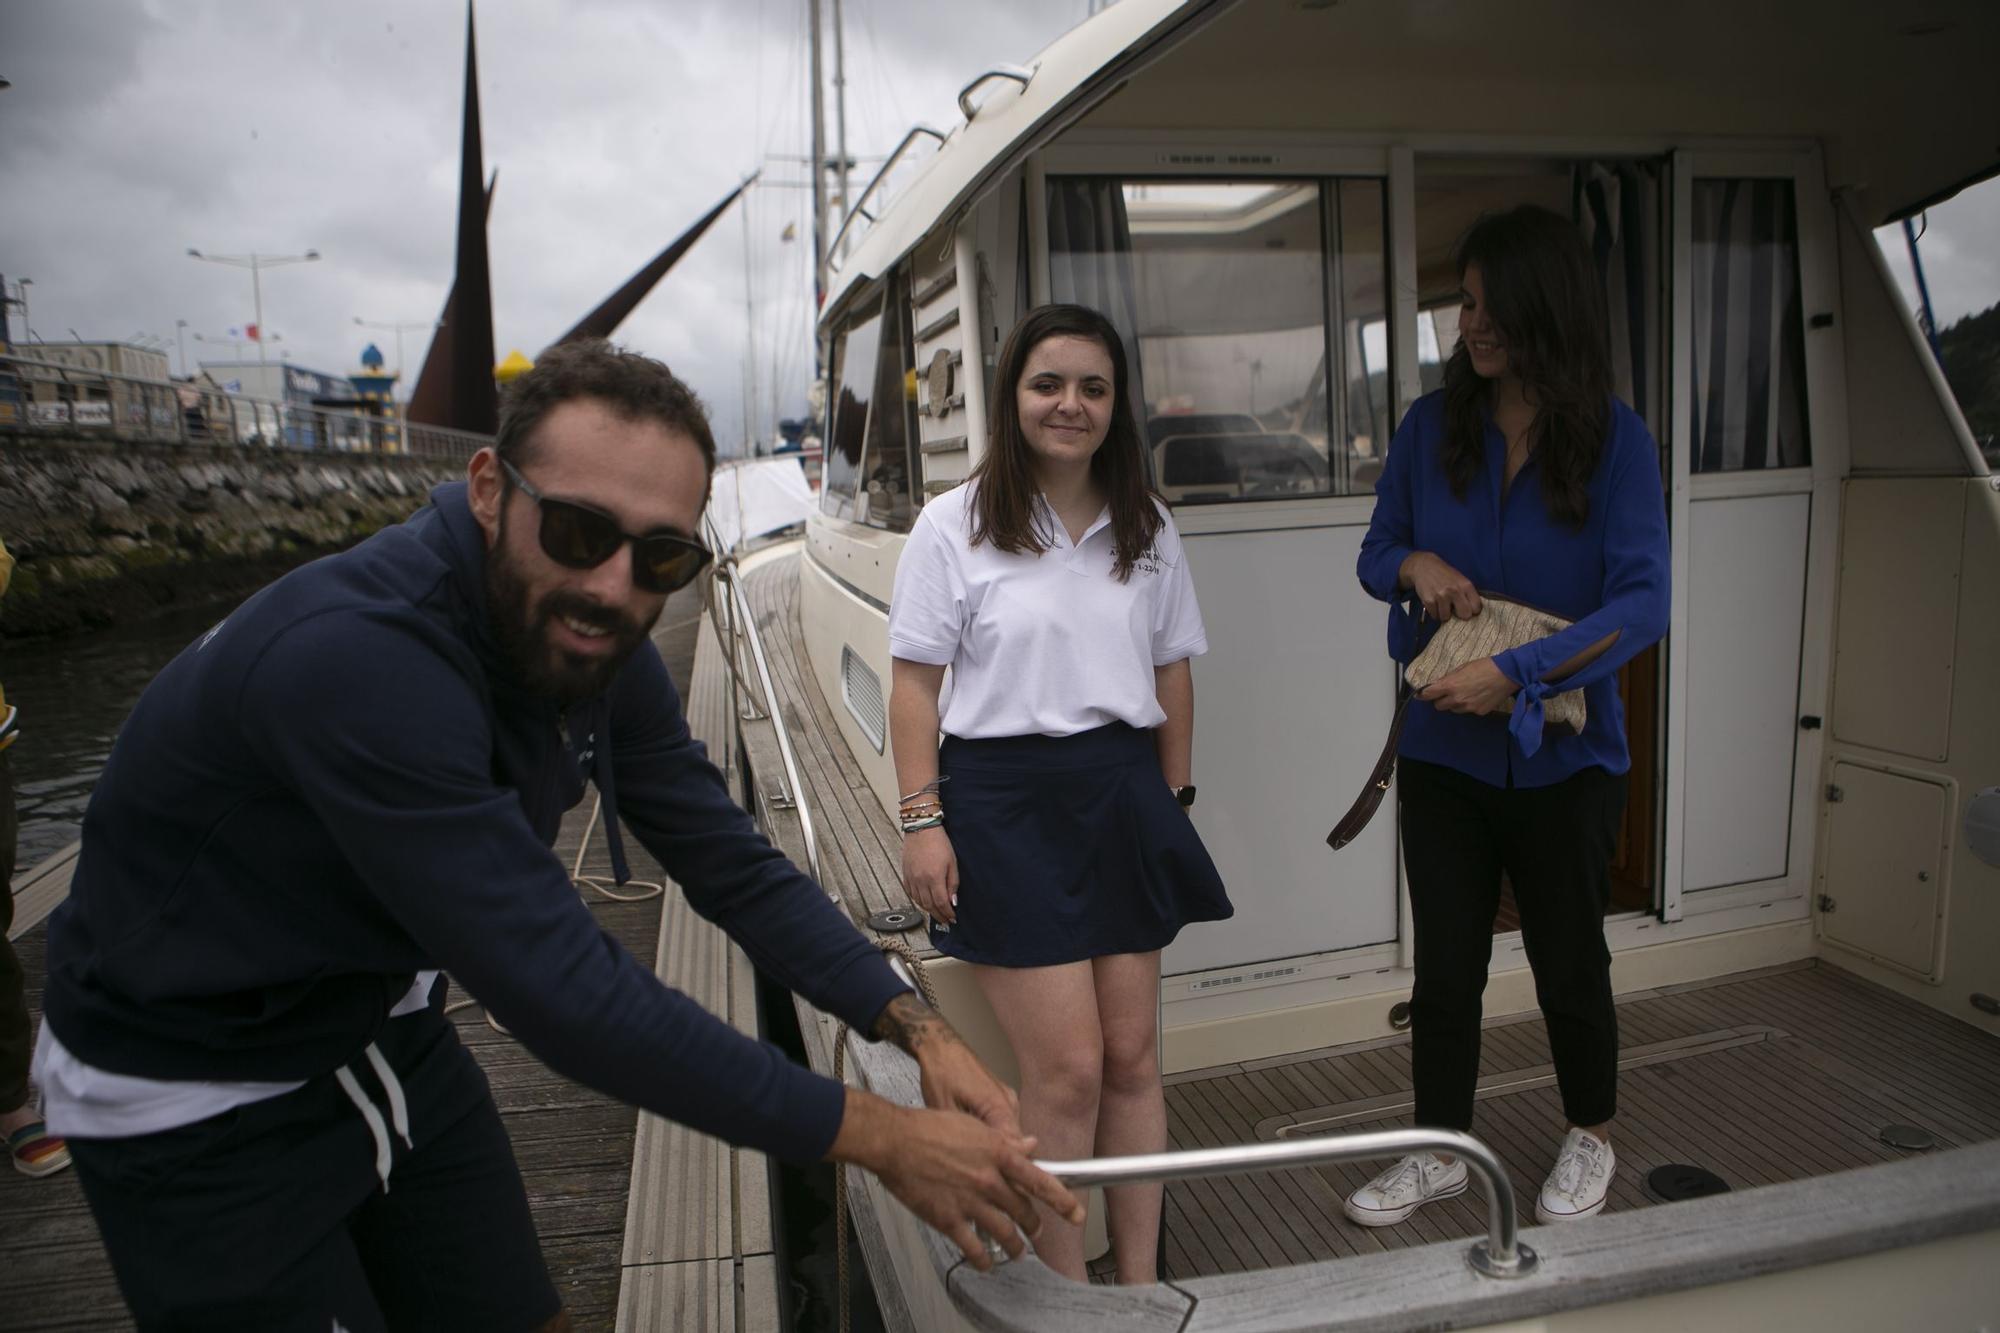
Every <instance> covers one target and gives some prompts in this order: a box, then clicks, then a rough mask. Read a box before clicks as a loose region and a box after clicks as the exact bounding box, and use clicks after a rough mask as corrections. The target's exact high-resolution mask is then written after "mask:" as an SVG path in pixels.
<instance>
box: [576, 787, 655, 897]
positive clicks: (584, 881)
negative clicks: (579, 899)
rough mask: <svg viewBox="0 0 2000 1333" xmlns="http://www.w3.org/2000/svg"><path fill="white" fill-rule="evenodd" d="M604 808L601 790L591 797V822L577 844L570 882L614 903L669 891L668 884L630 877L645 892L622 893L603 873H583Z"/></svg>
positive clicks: (584, 827) (585, 826)
mask: <svg viewBox="0 0 2000 1333" xmlns="http://www.w3.org/2000/svg"><path fill="white" fill-rule="evenodd" d="M603 809H604V795H603V793H602V792H600V793H598V794H597V795H596V796H595V797H593V798H591V802H590V822H589V823H588V824H585V825H584V826H583V841H582V842H579V843H578V844H577V845H576V861H575V862H574V863H573V864H572V865H571V866H570V868H569V878H570V882H571V883H573V884H575V885H576V886H577V888H579V889H590V890H593V891H594V892H596V893H598V894H601V895H602V896H604V897H606V898H609V899H610V900H611V901H612V902H614V903H643V902H646V901H647V900H649V899H652V898H657V897H659V896H660V895H661V894H663V893H665V892H666V891H667V886H666V885H664V884H660V883H656V882H655V881H653V880H650V879H628V880H626V881H625V882H626V883H627V884H634V885H637V886H638V887H639V888H642V889H644V890H645V892H644V893H620V892H618V889H617V887H616V883H617V882H616V881H615V880H608V879H605V878H604V877H603V876H602V875H586V874H584V873H583V859H584V857H585V856H586V855H587V854H588V853H589V851H590V835H591V834H592V833H593V832H595V831H596V829H597V816H598V815H599V813H601V812H602V811H603Z"/></svg>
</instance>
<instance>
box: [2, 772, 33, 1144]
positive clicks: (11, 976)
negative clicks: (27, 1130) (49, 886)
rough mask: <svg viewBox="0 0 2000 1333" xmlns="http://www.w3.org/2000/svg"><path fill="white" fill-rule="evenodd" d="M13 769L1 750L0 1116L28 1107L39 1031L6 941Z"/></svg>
mask: <svg viewBox="0 0 2000 1333" xmlns="http://www.w3.org/2000/svg"><path fill="white" fill-rule="evenodd" d="M18 822H19V821H18V817H17V816H16V815H15V813H14V771H13V770H12V769H11V768H9V767H8V766H7V752H6V751H5V750H0V1113H4V1112H7V1111H18V1110H20V1109H21V1108H22V1107H23V1106H26V1105H27V1104H28V1058H29V1057H30V1056H31V1055H32V1054H33V1053H34V1046H35V1038H34V1033H33V1032H32V1031H31V1030H30V1029H29V1027H28V997H27V993H26V988H25V987H26V978H24V977H23V976H22V975H21V960H20V958H19V956H17V955H16V954H15V952H14V946H13V945H12V944H10V943H8V942H7V932H8V931H9V930H11V929H13V927H14V892H13V883H14V835H15V832H16V830H17V827H18Z"/></svg>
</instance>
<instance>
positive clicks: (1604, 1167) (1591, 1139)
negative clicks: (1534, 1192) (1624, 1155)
mask: <svg viewBox="0 0 2000 1333" xmlns="http://www.w3.org/2000/svg"><path fill="white" fill-rule="evenodd" d="M1617 1167H1618V1155H1617V1154H1616V1153H1614V1152H1612V1151H1611V1145H1610V1144H1609V1143H1607V1142H1605V1141H1604V1140H1603V1139H1600V1138H1598V1137H1597V1136H1596V1135H1595V1134H1592V1133H1589V1132H1587V1131H1585V1130H1581V1129H1572V1130H1571V1131H1570V1132H1569V1137H1568V1138H1566V1139H1564V1140H1563V1146H1562V1151H1561V1152H1560V1153H1558V1154H1556V1164H1555V1169H1553V1170H1552V1171H1550V1172H1549V1178H1548V1179H1547V1180H1545V1181H1543V1182H1542V1193H1541V1196H1540V1197H1539V1198H1537V1199H1536V1200H1535V1216H1536V1217H1537V1218H1538V1219H1539V1220H1541V1221H1543V1222H1574V1221H1576V1220H1577V1219H1578V1218H1581V1217H1594V1216H1595V1215H1597V1214H1598V1213H1601V1212H1603V1211H1604V1196H1605V1195H1606V1194H1607V1193H1609V1192H1610V1189H1611V1173H1612V1172H1613V1171H1615V1170H1616V1169H1617Z"/></svg>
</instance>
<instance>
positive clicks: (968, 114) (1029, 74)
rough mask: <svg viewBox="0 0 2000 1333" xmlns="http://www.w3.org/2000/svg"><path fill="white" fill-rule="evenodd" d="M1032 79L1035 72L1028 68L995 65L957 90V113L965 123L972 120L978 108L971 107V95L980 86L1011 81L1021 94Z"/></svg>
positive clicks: (1023, 66)
mask: <svg viewBox="0 0 2000 1333" xmlns="http://www.w3.org/2000/svg"><path fill="white" fill-rule="evenodd" d="M1034 77H1035V71H1034V69H1033V68H1032V67H1030V66H1025V65H995V66H994V67H993V68H991V69H989V70H987V71H986V72H985V73H983V74H981V75H979V76H978V77H977V78H975V79H973V81H972V82H971V83H968V84H966V85H965V86H964V87H963V88H960V89H959V90H958V109H959V112H960V114H962V115H963V116H964V117H965V119H966V120H967V122H970V121H971V120H972V118H973V117H974V116H975V115H977V114H978V113H979V108H978V107H976V106H974V105H972V94H973V93H974V92H976V91H977V90H978V89H979V88H980V87H981V86H983V85H985V84H988V83H991V82H992V81H993V80H995V79H1012V80H1013V81H1014V82H1016V83H1018V84H1020V85H1021V90H1022V91H1023V92H1026V91H1027V88H1028V81H1029V80H1031V79H1033V78H1034Z"/></svg>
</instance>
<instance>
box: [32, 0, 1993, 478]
mask: <svg viewBox="0 0 2000 1333" xmlns="http://www.w3.org/2000/svg"><path fill="white" fill-rule="evenodd" d="M1087 7H1088V6H1087V0H1010V2H1009V3H1007V4H991V3H985V4H973V3H952V4H945V3H939V2H938V0H847V4H846V14H847V33H846V51H847V62H848V134H849V148H850V151H851V152H853V153H855V154H857V155H860V156H862V157H867V156H870V155H879V154H881V153H883V152H885V151H887V149H888V148H889V147H890V146H891V145H892V144H893V143H894V141H895V140H896V139H897V138H899V137H900V136H901V135H902V133H903V131H904V130H905V129H906V128H907V127H908V125H909V124H910V123H911V122H912V121H914V120H919V119H921V120H927V121H930V122H932V123H935V124H937V125H939V126H940V127H944V128H949V127H950V126H951V125H952V124H953V123H954V122H955V121H956V119H957V116H958V112H957V108H956V106H955V105H954V101H953V99H954V96H955V94H956V92H957V89H958V87H959V86H960V85H961V84H962V83H963V82H964V81H965V80H966V79H967V78H968V77H970V76H971V74H973V73H974V72H976V71H977V70H979V69H981V68H983V67H985V66H986V65H989V64H991V63H994V62H1016V63H1018V62H1023V61H1026V60H1028V59H1029V58H1031V57H1032V56H1033V55H1034V53H1035V52H1037V51H1038V50H1040V49H1041V48H1042V47H1043V46H1045V45H1047V44H1048V42H1050V41H1051V40H1053V39H1054V38H1055V37H1056V36H1058V35H1059V34H1060V33H1062V32H1063V31H1064V30H1066V29H1067V28H1069V27H1070V26H1071V25H1073V24H1074V23H1076V22H1077V21H1079V20H1080V19H1081V18H1082V17H1083V16H1084V13H1085V11H1086V9H1087ZM803 10H804V6H803V5H802V4H800V3H799V2H798V0H568V2H566V3H557V2H556V0H481V3H480V5H479V61H480V83H481V101H482V111H483V117H484V135H483V138H484V148H485V157H486V162H487V165H488V168H489V169H493V168H497V169H498V170H499V173H500V184H499V191H498V194H497V196H496V198H495V202H494V206H493V215H492V225H491V231H490V237H491V251H492V265H493V284H494V313H495V321H496V335H497V342H498V346H497V349H496V350H497V352H498V353H499V354H500V355H504V354H505V353H506V352H507V350H508V349H509V348H514V347H518V348H521V349H522V350H524V351H527V352H529V353H532V352H533V351H535V350H536V349H537V348H539V347H541V346H543V345H544V344H546V343H547V342H548V341H549V340H550V339H552V338H554V337H556V336H557V335H558V334H560V333H561V332H562V331H563V330H564V329H565V328H567V327H568V325H569V324H570V322H571V321H573V320H574V319H575V318H576V317H577V316H579V315H580V314H582V313H583V312H584V311H586V310H588V309H589V308H590V307H591V306H593V305H594V304H596V302H597V301H598V300H600V299H601V298H602V297H603V296H604V295H606V294H607V293H608V292H609V291H611V290H612V288H614V287H615V286H616V285H617V284H619V283H620V282H622V281H624V279H625V278H626V277H627V276H628V275H629V274H630V273H631V272H632V271H633V270H634V269H636V268H638V267H639V266H640V265H641V264H643V263H644V262H645V261H646V260H647V259H649V258H651V256H652V255H653V254H654V253H655V252H656V251H657V250H658V249H659V248H660V247H661V246H663V245H665V244H666V243H667V242H668V241H669V240H670V239H671V238H672V237H673V236H675V235H676V234H678V233H679V232H680V231H681V230H682V229H683V228H684V227H686V226H687V225H688V224H689V223H690V222H692V221H693V220H694V219H695V218H697V217H699V216H700V215H701V214H702V213H703V212H705V211H706V210H707V209H708V208H709V207H710V206H711V205H712V204H713V203H714V202H715V201H716V200H717V199H719V198H720V197H722V195H724V194H725V193H727V192H728V190H729V189H730V188H731V187H732V186H734V185H735V184H736V183H737V181H739V180H740V179H741V178H742V177H743V176H744V175H746V174H747V173H749V172H750V171H752V170H755V169H757V168H758V167H760V166H762V167H763V168H764V170H765V178H766V181H767V182H769V186H768V188H767V187H760V188H758V189H757V190H756V191H754V192H753V193H752V194H751V195H750V196H749V198H748V203H747V205H746V206H745V208H744V209H743V210H741V211H734V210H733V211H732V212H731V213H730V214H728V215H726V216H725V217H724V218H723V219H722V220H721V221H720V222H719V223H718V225H717V226H716V228H715V229H714V230H713V231H712V232H710V234H709V235H708V236H707V237H706V238H705V239H704V240H703V241H702V243H701V244H700V245H699V246H698V247H697V248H696V249H695V250H694V251H693V252H692V253H691V254H690V255H689V256H688V257H687V259H686V260H685V261H683V263H682V264H681V265H680V267H679V268H678V269H677V270H676V271H675V272H674V273H673V274H672V275H671V276H669V277H668V278H667V279H666V281H665V282H663V283H662V284H661V285H660V287H659V288H658V289H657V290H656V291H655V292H654V294H653V296H652V297H651V299H649V300H648V301H647V302H646V303H645V304H643V305H642V306H641V307H640V308H639V309H638V310H637V311H636V312H635V313H634V314H633V316H632V317H631V318H630V319H629V320H628V321H627V322H626V324H625V325H624V326H623V328H621V330H620V333H619V336H620V338H621V339H622V340H624V341H626V342H628V343H630V344H631V345H633V346H636V347H638V348H640V349H642V350H645V351H648V352H651V353H653V354H655V355H658V356H661V357H663V358H665V359H666V360H668V361H669V362H670V363H671V364H673V365H674V366H675V368H676V369H677V370H679V371H680V372H681V373H682V374H683V375H684V376H686V377H687V378H688V379H689V380H690V381H691V382H692V383H693V384H694V385H695V386H696V387H697V389H698V390H700V392H701V393H702V394H703V396H704V397H705V398H707V399H708V401H709V402H710V404H711V406H712V408H713V409H714V412H715V416H716V424H717V432H718V435H719V437H721V438H723V439H725V440H730V441H734V440H735V439H737V438H739V437H740V435H741V430H742V428H741V421H742V401H743V397H744V391H745V388H746V385H745V365H746V360H751V361H754V371H755V374H756V377H757V380H758V406H757V407H756V409H755V410H754V413H753V415H754V416H755V417H756V418H757V419H758V421H759V423H760V426H761V427H763V428H768V426H769V422H770V417H771V415H772V412H773V409H774V408H775V409H776V410H779V411H784V412H796V411H798V410H799V409H800V407H801V406H802V404H803V400H804V392H805V387H806V381H807V379H808V378H809V377H810V375H811V365H810V361H809V356H810V350H809V348H810V344H809V340H808V332H807V331H808V328H809V323H810V317H809V308H810V274H809V272H808V263H809V261H808V258H807V252H808V249H809V245H810V241H809V236H810V230H809V227H808V225H807V214H808V212H809V208H808V206H807V203H806V194H805V192H804V191H802V190H788V189H784V188H780V185H779V183H780V182H782V181H784V180H788V179H789V180H798V179H802V178H803V176H804V167H803V164H800V163H787V162H784V161H781V160H769V157H768V155H778V156H780V157H782V156H792V157H797V156H800V155H802V154H804V152H805V151H806V116H805V64H806V58H805V42H804V33H803V30H802V29H803ZM463 45H464V10H463V9H462V8H461V7H460V5H459V4H457V3H440V2H436V0H433V2H431V3H423V4H410V3H407V2H406V0H342V2H341V3H335V2H334V0H294V2H292V3H285V4H271V3H266V2H265V0H36V2H32V3H30V2H27V0H0V74H4V75H6V76H7V77H8V78H9V79H11V80H12V81H13V84H14V86H13V88H12V89H11V90H9V91H8V92H6V93H4V94H0V238H4V243H3V244H0V271H4V272H5V273H6V275H7V276H8V277H9V278H10V279H12V278H18V277H22V276H26V277H30V278H33V279H34V286H33V288H32V297H31V313H32V315H33V319H34V324H35V327H36V329H37V330H38V331H39V332H40V333H42V334H43V335H44V336H46V337H50V338H63V337H66V336H68V333H67V331H68V330H70V329H75V330H76V331H77V332H78V333H80V334H82V335H83V336H85V337H87V338H124V337H126V336H128V335H130V334H132V333H134V332H146V333H151V334H155V335H158V336H161V337H163V338H165V339H167V340H168V342H169V343H171V342H172V341H173V339H174V335H175V332H176V321H179V320H185V321H187V331H188V332H189V333H190V334H192V333H201V334H204V335H208V336H210V337H216V336H221V335H223V334H224V333H225V331H226V330H228V329H230V328H240V327H242V326H243V325H245V324H247V323H249V322H250V320H251V311H250V307H251V299H250V281H249V277H248V275H247V274H246V273H243V272H241V271H239V270H234V269H227V268H223V267H220V266H216V265H210V264H202V263H198V262H196V261H194V260H191V259H188V258H187V257H186V255H185V251H186V250H187V248H188V247H189V246H197V247H200V248H202V249H204V250H209V251H213V252H218V253H224V254H227V253H240V252H246V251H252V250H255V251H260V252H265V253H278V254H286V253H299V252H302V251H304V250H305V249H307V248H308V247H316V248H318V249H319V251H320V252H321V253H322V254H323V255H324V260H323V261H322V262H320V263H317V264H309V265H302V266H298V267H294V268H285V269H280V270H277V271H274V272H270V273H267V274H266V275H265V282H264V294H265V323H266V325H267V327H268V328H270V329H271V330H274V331H276V332H277V333H279V334H280V335H282V338H283V341H282V342H281V343H275V344H272V345H271V347H270V350H271V351H272V352H273V354H274V355H275V354H277V353H280V352H282V353H289V355H290V356H291V358H292V359H293V360H295V361H297V362H298V363H300V364H304V365H308V366H312V367H314V368H317V369H322V370H327V371H344V370H346V369H348V368H350V367H352V366H353V365H354V364H355V363H356V360H357V357H358V354H359V351H360V349H361V347H362V345H363V344H364V343H365V342H367V341H370V340H373V341H376V342H378V343H379V344H380V345H381V346H382V348H383V350H384V351H385V352H386V353H387V354H388V355H390V356H391V357H393V356H394V355H395V349H394V338H393V335H391V334H388V333H386V332H376V331H369V330H361V329H357V328H355V327H354V324H353V319H354V317H355V316H357V315H359V316H364V317H366V318H368V319H371V320H428V319H431V318H433V317H434V316H435V315H436V314H437V312H438V311H439V309H440V307H441V305H442V303H443V300H444V295H445V290H446V287H447V285H448V284H449V282H450V278H451V267H452V244H453V235H454V229H455V225H456V221H455V220H456V214H457V167H458V119H459V99H460V79H461V68H462V67H461V61H462V58H463ZM829 74H830V69H829ZM872 170H873V165H872V164H869V163H864V164H863V166H862V168H861V177H860V179H858V180H857V181H856V184H855V188H856V189H859V188H860V184H861V182H862V181H865V179H866V176H867V174H868V173H870V172H872ZM787 223H790V224H792V225H794V226H795V227H796V229H797V232H798V238H797V239H796V240H794V241H793V242H791V243H785V242H783V241H781V240H780V235H781V233H782V231H783V229H784V228H785V226H786V225H787ZM746 234H747V241H748V251H747V256H748V257H747V262H746V248H745V247H746ZM1996 235H2000V185H1994V184H1989V185H1987V186H1984V187H1981V188H1980V189H1978V190H1975V191H1971V192H1968V193H1967V194H1966V195H1965V196H1962V197H1961V198H1960V199H1959V200H1954V201H1951V202H1950V203H1948V204H1946V205H1943V206H1941V207H1940V208H1938V209H1935V210H1933V211H1932V214H1931V231H1930V235H1929V237H1928V238H1927V240H1926V242H1925V262H1926V265H1927V268H1928V271H1929V275H1930V278H1931V282H1932V287H1933V294H1934V296H1935V297H1936V298H1937V301H1938V306H1939V310H1940V314H1941V316H1943V317H1944V318H1946V319H1950V318H1954V317H1956V315H1958V314H1963V313H1965V312H1967V311H1970V310H1975V309H1980V308H1983V307H1984V306H1986V305H1989V304H1991V303H1992V302H1993V301H1994V299H1995V298H1996V296H2000V255H1996V251H1995V247H1994V245H1993V242H1992V240H1991V238H1992V237H1994V236H1996ZM746 272H747V275H748V282H749V286H750V289H751V290H750V294H751V296H752V297H753V298H754V299H753V305H754V315H751V316H746V311H745V305H746V301H745V283H746ZM425 341H426V335H424V334H421V333H418V334H411V335H409V336H408V337H407V338H406V346H407V356H408V358H409V361H410V362H411V369H412V371H413V369H414V365H415V363H417V362H418V361H419V359H420V358H421V355H422V350H423V347H424V345H425ZM187 347H188V352H189V356H190V359H197V358H200V357H207V358H208V359H219V358H218V355H217V354H218V352H219V353H220V356H221V357H226V356H227V355H228V354H229V349H228V344H226V343H217V342H201V343H196V342H194V341H192V340H190V341H189V342H188V344H187ZM752 348H754V349H755V355H754V357H746V350H747V349H752ZM249 354H250V355H251V356H252V357H254V356H255V350H254V349H250V353H249Z"/></svg>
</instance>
